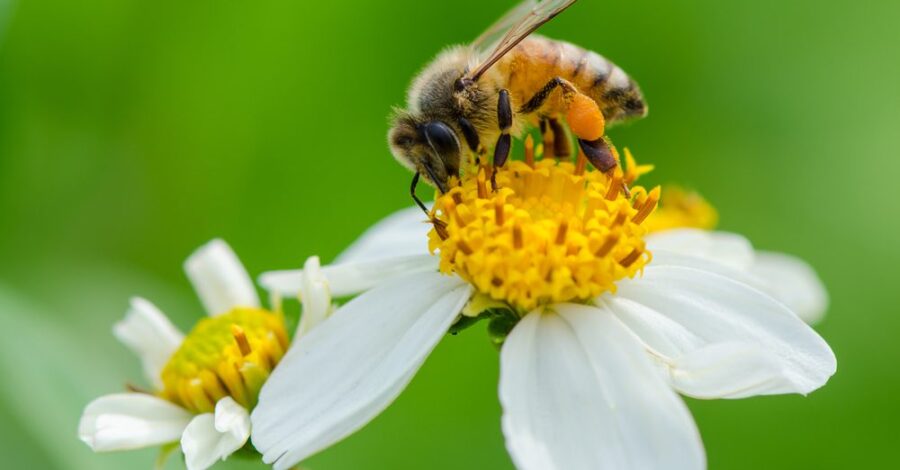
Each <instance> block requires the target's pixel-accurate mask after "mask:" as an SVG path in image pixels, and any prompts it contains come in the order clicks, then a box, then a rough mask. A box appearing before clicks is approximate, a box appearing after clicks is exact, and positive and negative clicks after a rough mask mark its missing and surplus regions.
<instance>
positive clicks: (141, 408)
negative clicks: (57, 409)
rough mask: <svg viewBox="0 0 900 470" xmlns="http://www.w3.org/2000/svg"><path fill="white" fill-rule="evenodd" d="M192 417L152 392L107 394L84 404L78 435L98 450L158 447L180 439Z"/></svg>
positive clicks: (93, 448) (109, 450)
mask: <svg viewBox="0 0 900 470" xmlns="http://www.w3.org/2000/svg"><path fill="white" fill-rule="evenodd" d="M191 418H192V415H191V414H190V413H188V412H187V410H185V409H183V408H181V407H179V406H176V405H174V404H172V403H170V402H168V401H165V400H163V399H161V398H157V397H154V396H152V395H146V394H142V393H120V394H113V395H105V396H102V397H100V398H97V399H95V400H94V401H92V402H91V403H89V404H88V405H87V406H86V407H85V409H84V412H83V413H82V415H81V419H80V421H79V423H78V437H79V439H81V441H82V442H84V443H85V444H87V445H88V446H89V447H90V448H91V449H92V450H93V451H95V452H111V451H120V450H134V449H142V448H146V447H155V446H158V445H163V444H167V443H170V442H178V439H179V438H181V434H182V432H183V431H184V429H185V427H186V426H187V425H188V423H189V422H190V421H191Z"/></svg>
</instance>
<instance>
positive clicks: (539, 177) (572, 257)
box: [429, 159, 659, 311]
mask: <svg viewBox="0 0 900 470" xmlns="http://www.w3.org/2000/svg"><path fill="white" fill-rule="evenodd" d="M495 171H496V172H497V174H496V181H497V190H496V191H490V192H489V193H488V194H487V197H484V195H483V194H482V193H481V192H480V191H479V188H478V173H477V172H474V171H473V172H466V176H463V178H462V179H461V181H460V185H459V186H457V187H454V188H452V189H451V190H450V191H449V192H448V193H447V194H444V195H442V196H440V197H438V199H437V201H436V203H435V207H436V208H437V209H438V212H437V213H438V214H439V215H438V219H440V220H441V221H442V222H443V223H444V224H446V226H445V232H446V233H445V235H446V237H443V236H441V235H439V234H438V233H437V231H432V233H431V234H430V235H429V246H430V247H431V249H432V250H433V251H438V252H439V253H440V269H441V271H442V272H444V273H456V274H458V275H459V276H461V277H462V278H463V279H465V280H467V281H468V282H470V283H472V284H473V285H474V286H475V288H476V290H477V291H478V292H479V293H480V294H482V295H486V296H488V297H490V298H492V299H494V300H496V301H500V302H504V303H506V304H507V305H510V306H512V307H513V308H515V309H516V310H518V311H525V310H530V309H533V308H535V307H537V306H539V305H546V304H549V303H554V302H568V301H580V300H585V299H590V298H593V297H596V296H597V295H600V294H602V293H603V292H607V291H612V290H614V289H615V283H616V281H618V280H620V279H623V278H626V277H633V276H634V275H636V274H637V273H638V272H639V271H640V270H641V269H642V268H643V266H644V265H645V264H646V263H647V261H648V260H649V253H647V251H646V249H645V245H644V242H643V235H644V234H645V233H646V229H645V228H644V227H643V226H642V225H641V224H640V223H639V222H640V221H643V220H644V218H646V217H647V214H649V213H651V212H652V211H653V209H654V208H655V207H656V201H655V200H652V197H651V195H653V197H657V198H658V195H659V191H658V190H654V191H655V192H654V191H651V193H650V195H647V192H646V190H644V189H643V188H640V187H636V188H635V193H636V194H638V193H639V194H641V195H644V196H643V199H642V200H641V201H640V205H638V206H636V207H633V206H632V204H631V203H630V201H629V200H628V199H627V198H626V197H625V196H624V195H623V194H622V193H621V191H620V189H618V188H619V187H621V182H622V176H619V177H618V178H615V177H613V178H608V177H607V175H605V174H603V173H600V172H599V171H593V170H586V171H585V172H584V173H583V174H578V173H577V169H576V166H575V165H574V164H572V163H570V162H561V163H557V162H555V161H553V160H548V159H544V160H540V161H537V162H535V164H534V167H532V166H531V165H529V164H528V163H526V162H523V161H510V162H508V163H507V164H506V166H504V167H502V168H500V169H497V170H495ZM612 186H615V187H616V188H617V189H613V188H612ZM644 212H646V213H647V214H644ZM645 254H647V256H644V255H645Z"/></svg>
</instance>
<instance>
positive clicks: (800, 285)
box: [750, 251, 828, 323]
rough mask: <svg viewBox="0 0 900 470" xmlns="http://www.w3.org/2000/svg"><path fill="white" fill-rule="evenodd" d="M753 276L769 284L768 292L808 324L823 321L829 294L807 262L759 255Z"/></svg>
mask: <svg viewBox="0 0 900 470" xmlns="http://www.w3.org/2000/svg"><path fill="white" fill-rule="evenodd" d="M750 273H751V274H753V275H755V276H756V277H757V278H759V279H762V280H764V281H765V283H766V288H765V292H766V293H767V294H769V295H771V296H772V297H775V298H776V299H778V300H780V301H781V302H783V303H784V304H785V305H787V306H788V307H790V308H791V310H793V311H794V312H795V313H797V315H800V318H802V319H803V320H804V321H806V322H807V323H815V322H817V321H819V320H821V319H822V317H823V316H824V315H825V310H827V309H828V292H827V291H826V290H825V286H824V284H822V280H821V279H819V276H818V275H816V272H815V270H813V268H812V267H811V266H810V265H809V264H807V263H806V262H804V261H803V260H801V259H799V258H797V257H794V256H791V255H787V254H783V253H771V252H766V251H758V252H756V259H755V260H754V263H753V265H752V266H751V267H750Z"/></svg>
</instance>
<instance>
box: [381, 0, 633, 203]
mask: <svg viewBox="0 0 900 470" xmlns="http://www.w3.org/2000/svg"><path fill="white" fill-rule="evenodd" d="M575 1H576V0H545V1H540V0H525V1H523V2H522V3H520V4H519V5H518V6H517V7H515V8H513V9H512V10H511V11H509V12H508V13H507V14H506V15H504V16H503V17H501V18H500V19H499V20H498V21H497V22H496V23H494V25H492V26H491V27H490V28H488V29H487V30H486V31H485V32H484V33H483V34H482V35H481V36H479V37H478V38H477V39H476V40H475V41H474V42H473V43H471V44H469V45H466V46H454V47H450V48H447V49H445V50H444V51H443V52H441V53H440V54H438V56H437V57H436V58H435V59H434V60H433V61H432V62H431V63H430V64H429V65H427V66H426V67H425V68H424V70H422V72H421V73H420V74H419V75H418V76H417V77H416V78H415V79H414V80H413V81H412V85H411V86H410V88H409V91H408V95H407V107H406V109H397V110H395V112H394V115H393V117H392V122H391V129H390V131H389V133H388V143H389V145H390V148H391V152H392V153H393V155H394V157H395V158H396V159H397V161H399V162H400V163H401V164H402V165H404V166H406V167H407V168H409V169H410V170H412V171H413V172H414V176H413V180H412V184H411V186H410V192H411V193H412V197H413V199H414V200H415V202H416V203H417V204H418V205H419V207H421V208H422V209H423V210H425V211H426V213H427V212H428V211H427V210H426V209H425V206H424V205H423V204H422V202H421V201H420V200H419V199H418V198H417V197H416V193H415V188H416V185H417V184H418V182H419V179H420V178H423V179H424V180H425V181H426V182H427V183H429V184H431V185H432V186H434V187H436V188H437V189H438V190H439V191H440V192H442V193H445V192H447V191H448V190H449V184H450V183H449V182H450V177H451V176H459V171H460V166H461V161H462V159H463V158H468V157H473V158H476V159H477V158H478V157H479V156H483V155H485V154H486V149H485V143H493V144H494V155H493V166H494V167H500V166H502V165H503V164H504V163H505V162H506V160H507V157H508V156H509V151H510V147H511V144H512V143H511V138H512V136H516V137H518V136H520V135H521V134H522V133H523V132H525V130H526V129H528V128H530V127H533V126H539V127H540V129H541V132H542V134H543V137H544V146H545V153H546V154H554V155H555V156H556V157H564V156H568V155H570V152H571V149H570V148H569V145H570V141H569V138H568V136H567V134H566V133H565V128H564V126H563V124H562V123H561V122H560V121H561V120H562V118H563V117H565V116H566V115H567V112H569V111H571V109H570V108H571V107H572V106H573V103H580V104H582V105H583V102H587V103H589V104H590V106H591V107H593V109H594V110H595V112H596V114H597V116H596V117H595V119H594V120H595V121H597V122H598V123H599V124H596V125H593V127H592V128H591V129H584V127H585V126H583V125H582V126H577V127H578V128H577V129H576V126H575V125H572V124H573V123H572V122H571V121H572V119H571V114H570V115H569V117H570V119H569V121H570V123H569V124H570V130H571V131H572V133H573V134H575V136H576V137H577V138H578V144H579V146H580V147H581V149H582V151H583V152H584V154H585V156H586V157H587V159H588V161H590V162H591V164H593V165H594V166H595V167H597V168H598V169H600V170H601V171H604V172H608V171H611V170H612V169H614V168H615V166H616V159H615V157H614V156H613V154H612V151H611V149H610V148H609V147H608V145H607V144H606V141H605V140H604V139H603V138H602V135H603V130H602V129H603V126H604V125H605V124H615V123H618V122H621V121H624V120H626V119H629V118H637V117H643V116H645V115H646V114H647V105H646V103H645V101H644V98H643V96H642V94H641V91H640V89H639V88H638V86H637V84H636V83H635V82H634V80H632V79H631V78H630V77H629V76H628V75H627V74H626V73H625V72H624V71H623V70H622V69H621V68H619V67H618V66H616V65H615V64H613V63H612V62H610V61H609V60H607V59H605V58H604V57H602V56H601V55H599V54H597V53H595V52H592V51H589V50H586V49H583V48H581V47H578V46H575V45H573V44H570V43H568V42H564V41H557V40H553V39H548V38H545V37H541V36H537V35H532V33H533V32H534V31H535V30H537V29H538V28H539V27H540V26H541V25H543V24H544V23H546V22H548V21H550V20H551V19H553V18H554V17H555V16H556V15H558V14H559V13H561V12H562V11H563V10H565V9H567V8H568V7H570V6H572V4H574V3H575ZM584 97H587V98H589V99H585V98H584ZM579 98H580V100H579ZM582 107H583V106H582ZM588 111H590V109H588ZM601 113H602V116H601V115H600V114H601ZM588 114H590V113H588ZM583 115H584V114H583V113H582V116H583ZM598 126H599V128H600V130H599V131H597V127H598ZM589 127H590V126H589ZM598 133H599V134H600V135H597V134H598Z"/></svg>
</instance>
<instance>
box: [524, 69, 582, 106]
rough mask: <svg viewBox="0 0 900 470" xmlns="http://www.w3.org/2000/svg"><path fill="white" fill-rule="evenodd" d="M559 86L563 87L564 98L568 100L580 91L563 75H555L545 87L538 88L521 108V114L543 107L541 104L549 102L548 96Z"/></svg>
mask: <svg viewBox="0 0 900 470" xmlns="http://www.w3.org/2000/svg"><path fill="white" fill-rule="evenodd" d="M557 87H559V88H561V89H562V92H563V98H565V100H566V101H567V102H568V101H569V100H570V99H571V98H572V96H574V95H575V94H576V93H578V90H577V89H576V88H575V85H572V84H571V83H570V82H569V81H568V80H566V79H564V78H562V77H553V78H552V79H551V80H550V81H549V82H547V84H546V85H544V87H543V88H541V89H540V90H538V92H537V93H535V94H534V96H532V97H531V99H529V100H528V101H527V102H526V103H525V104H524V105H523V106H522V107H521V108H519V114H531V113H533V112H535V111H537V110H539V109H541V106H543V105H544V103H545V102H547V98H549V97H550V93H553V90H555V89H556V88H557Z"/></svg>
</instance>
